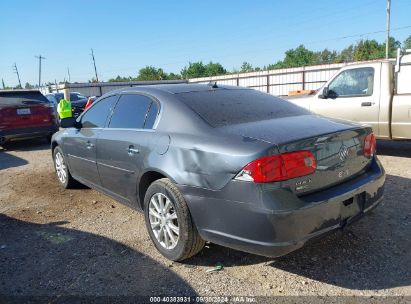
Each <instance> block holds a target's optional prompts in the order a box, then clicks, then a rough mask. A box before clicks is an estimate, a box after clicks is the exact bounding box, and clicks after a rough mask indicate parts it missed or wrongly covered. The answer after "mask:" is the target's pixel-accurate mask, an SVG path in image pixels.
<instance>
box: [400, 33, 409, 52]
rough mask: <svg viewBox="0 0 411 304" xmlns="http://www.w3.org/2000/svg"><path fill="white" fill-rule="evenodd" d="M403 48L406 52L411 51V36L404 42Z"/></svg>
mask: <svg viewBox="0 0 411 304" xmlns="http://www.w3.org/2000/svg"><path fill="white" fill-rule="evenodd" d="M402 48H403V49H404V50H405V49H411V35H410V36H408V38H407V39H405V40H404V42H403V46H402Z"/></svg>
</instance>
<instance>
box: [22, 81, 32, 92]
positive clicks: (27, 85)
mask: <svg viewBox="0 0 411 304" xmlns="http://www.w3.org/2000/svg"><path fill="white" fill-rule="evenodd" d="M24 88H25V89H27V90H30V89H34V86H33V85H31V84H30V83H28V82H26V84H25V85H24Z"/></svg>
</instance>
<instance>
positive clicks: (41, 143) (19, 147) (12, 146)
mask: <svg viewBox="0 0 411 304" xmlns="http://www.w3.org/2000/svg"><path fill="white" fill-rule="evenodd" d="M49 148H50V144H49V142H48V141H47V140H46V139H45V138H32V139H24V140H15V141H10V142H6V143H4V144H3V145H2V146H0V152H1V151H3V152H4V151H6V152H7V151H38V150H47V149H49Z"/></svg>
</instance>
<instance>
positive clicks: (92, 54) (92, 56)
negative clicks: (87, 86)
mask: <svg viewBox="0 0 411 304" xmlns="http://www.w3.org/2000/svg"><path fill="white" fill-rule="evenodd" d="M91 58H93V64H94V73H95V74H96V81H97V82H98V76H97V68H96V59H95V58H94V51H93V49H91Z"/></svg>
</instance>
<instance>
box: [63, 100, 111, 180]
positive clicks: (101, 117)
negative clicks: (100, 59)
mask: <svg viewBox="0 0 411 304" xmlns="http://www.w3.org/2000/svg"><path fill="white" fill-rule="evenodd" d="M117 98H118V96H116V95H113V96H110V97H107V98H104V99H101V100H100V101H98V102H97V103H96V104H94V105H93V106H92V107H91V108H90V109H89V110H88V111H87V112H85V113H84V115H83V116H82V117H81V120H80V123H81V124H80V125H81V128H80V129H74V128H73V129H70V130H69V132H71V134H70V136H66V137H65V141H64V150H65V152H66V154H67V158H68V162H69V166H70V172H71V173H72V174H73V176H74V177H76V178H78V179H80V180H82V181H85V182H86V183H91V184H92V185H96V186H100V185H101V183H100V177H99V174H98V171H97V163H96V141H97V137H98V134H99V133H100V132H101V130H102V128H103V127H104V126H105V124H106V121H107V118H108V116H109V114H110V113H111V111H112V108H113V106H114V104H115V102H116V101H117Z"/></svg>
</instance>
